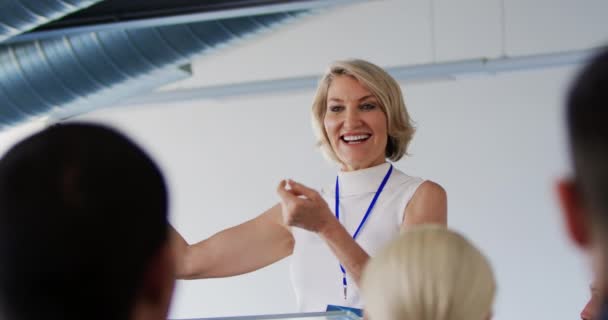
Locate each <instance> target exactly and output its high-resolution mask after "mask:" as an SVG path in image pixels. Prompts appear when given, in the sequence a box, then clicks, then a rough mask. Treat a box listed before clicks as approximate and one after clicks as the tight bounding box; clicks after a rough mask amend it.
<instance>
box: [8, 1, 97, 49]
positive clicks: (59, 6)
mask: <svg viewBox="0 0 608 320" xmlns="http://www.w3.org/2000/svg"><path fill="white" fill-rule="evenodd" d="M100 1H101V0H2V1H0V42H2V41H4V40H6V39H8V38H10V37H13V36H16V35H18V34H21V33H23V32H26V31H29V30H32V29H34V28H36V27H38V26H40V25H43V24H46V23H48V22H51V21H53V20H55V19H59V18H61V17H63V16H65V15H67V14H70V13H72V12H75V11H78V10H80V9H83V8H86V7H89V6H91V5H93V4H95V3H97V2H100Z"/></svg>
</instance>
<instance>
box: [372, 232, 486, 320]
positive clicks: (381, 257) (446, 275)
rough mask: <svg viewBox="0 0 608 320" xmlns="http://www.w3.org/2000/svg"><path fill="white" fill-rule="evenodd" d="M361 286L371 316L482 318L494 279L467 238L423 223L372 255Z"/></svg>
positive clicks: (382, 319)
mask: <svg viewBox="0 0 608 320" xmlns="http://www.w3.org/2000/svg"><path fill="white" fill-rule="evenodd" d="M361 291H362V295H363V298H364V300H365V311H366V312H367V314H368V315H369V318H370V319H371V320H485V319H488V318H489V317H490V316H491V312H492V304H493V302H494V295H495V292H496V282H495V280H494V274H493V272H492V268H491V266H490V264H489V263H488V260H487V259H486V258H485V257H484V256H483V254H482V253H481V252H480V251H479V250H478V249H477V248H475V246H473V244H471V242H469V241H468V240H467V239H465V238H464V237H463V236H461V235H460V234H458V233H456V232H454V231H450V230H448V229H447V228H445V227H442V226H432V225H427V226H417V227H412V228H411V229H408V230H407V231H405V232H404V233H403V234H401V235H400V236H399V237H398V238H397V239H395V240H394V241H393V242H391V243H390V244H389V245H388V246H387V247H386V248H384V249H383V250H382V251H381V252H380V253H379V254H378V255H376V256H375V257H373V258H372V259H371V260H370V262H369V264H368V265H367V266H366V268H365V270H364V273H363V278H362V286H361Z"/></svg>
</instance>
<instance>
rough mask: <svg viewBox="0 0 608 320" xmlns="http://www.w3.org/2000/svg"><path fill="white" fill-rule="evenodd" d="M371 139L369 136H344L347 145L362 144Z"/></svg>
mask: <svg viewBox="0 0 608 320" xmlns="http://www.w3.org/2000/svg"><path fill="white" fill-rule="evenodd" d="M369 137H370V135H369V134H361V135H356V136H343V137H342V140H344V141H345V142H347V143H360V142H363V141H365V140H367V139H368V138H369Z"/></svg>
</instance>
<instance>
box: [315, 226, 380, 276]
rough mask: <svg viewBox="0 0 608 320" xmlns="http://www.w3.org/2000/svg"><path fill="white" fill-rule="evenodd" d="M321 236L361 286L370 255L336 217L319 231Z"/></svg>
mask: <svg viewBox="0 0 608 320" xmlns="http://www.w3.org/2000/svg"><path fill="white" fill-rule="evenodd" d="M318 234H319V236H320V237H321V238H322V239H323V240H324V241H325V242H326V243H327V244H328V245H329V247H330V248H331V250H332V251H333V253H334V255H335V256H336V257H337V258H338V260H339V261H340V263H341V264H342V266H343V267H344V268H345V269H346V272H347V273H348V274H349V275H350V277H351V278H352V279H354V280H355V283H356V284H357V286H359V283H360V280H361V274H362V273H363V269H364V268H365V265H366V264H367V261H368V260H369V255H368V254H367V252H365V250H363V248H361V246H360V245H359V244H358V243H357V242H356V241H355V240H354V239H353V238H352V236H351V235H350V234H349V233H348V231H346V229H344V227H343V226H342V225H341V224H340V223H339V222H338V221H337V220H335V219H333V220H329V221H328V222H327V224H326V225H325V226H324V228H323V229H321V230H320V231H319V232H318Z"/></svg>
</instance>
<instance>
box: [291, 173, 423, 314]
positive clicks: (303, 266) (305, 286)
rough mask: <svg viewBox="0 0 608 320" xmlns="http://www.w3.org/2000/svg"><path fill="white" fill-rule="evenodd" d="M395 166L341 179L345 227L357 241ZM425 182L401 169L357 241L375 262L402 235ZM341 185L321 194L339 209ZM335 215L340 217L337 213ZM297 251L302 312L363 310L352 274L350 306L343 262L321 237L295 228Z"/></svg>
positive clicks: (295, 274) (294, 268) (295, 279)
mask: <svg viewBox="0 0 608 320" xmlns="http://www.w3.org/2000/svg"><path fill="white" fill-rule="evenodd" d="M389 166H390V164H389V163H383V164H381V165H378V166H375V167H372V168H367V169H363V170H357V171H352V172H339V173H338V175H339V177H340V222H341V223H342V225H344V226H345V228H346V230H347V231H348V232H349V233H350V234H351V235H352V234H353V233H354V232H355V230H356V229H357V227H358V226H359V224H360V223H361V219H362V218H363V216H364V215H365V211H367V208H368V207H369V205H370V203H371V201H372V198H373V197H374V194H375V193H376V191H377V190H378V187H379V186H380V183H381V182H382V179H383V178H384V176H385V175H386V173H387V172H388V169H389ZM422 182H424V180H422V179H421V178H417V177H410V176H408V175H406V174H404V173H403V172H401V171H399V170H398V169H396V168H393V172H392V173H391V176H390V178H389V180H388V181H387V183H386V185H385V187H384V190H383V191H382V193H381V194H380V196H379V197H378V200H377V202H376V205H375V206H374V208H373V210H372V212H371V213H370V215H369V217H368V220H367V222H366V223H365V225H364V226H363V228H362V229H361V231H360V232H359V235H358V236H357V239H356V241H357V243H358V244H359V245H360V246H361V247H362V248H363V250H365V252H367V253H368V254H369V255H370V256H373V255H374V254H375V253H376V252H377V251H378V250H379V249H381V248H382V247H383V246H384V245H386V244H387V242H388V241H390V240H391V239H393V238H394V237H395V236H397V235H398V234H399V230H400V227H401V224H402V222H403V214H404V211H405V207H406V206H407V204H408V203H409V201H410V199H411V198H412V196H413V195H414V193H415V192H416V190H417V188H418V186H420V184H422ZM334 193H335V182H334V183H332V184H331V185H329V186H328V187H326V188H323V189H322V190H321V196H323V199H325V201H326V202H327V203H328V204H329V207H330V209H331V211H332V212H333V211H334V206H335V195H334ZM334 215H335V212H334ZM291 231H292V233H293V236H294V238H295V246H294V250H293V254H292V257H291V280H292V283H293V287H294V290H295V295H296V299H297V306H298V311H299V312H318V311H325V309H326V307H327V305H328V304H333V305H339V306H348V307H354V308H362V307H363V303H362V301H361V299H360V298H359V288H357V286H356V284H355V281H354V280H352V279H351V278H350V276H349V275H348V271H347V273H346V276H347V281H348V296H347V299H346V300H344V289H343V285H342V271H340V265H339V262H338V259H337V258H336V257H335V256H334V254H333V253H332V251H331V249H330V248H329V246H328V245H327V244H326V243H325V241H323V239H321V237H319V236H318V235H317V234H315V233H313V232H310V231H307V230H304V229H301V228H295V227H294V228H292V229H291Z"/></svg>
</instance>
